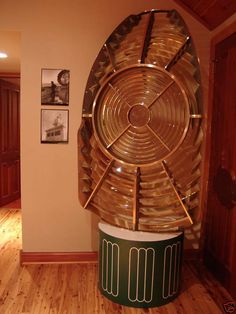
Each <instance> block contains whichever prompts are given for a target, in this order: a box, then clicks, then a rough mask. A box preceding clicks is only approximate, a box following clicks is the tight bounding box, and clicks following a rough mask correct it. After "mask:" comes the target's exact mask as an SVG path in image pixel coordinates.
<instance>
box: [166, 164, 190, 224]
mask: <svg viewBox="0 0 236 314" xmlns="http://www.w3.org/2000/svg"><path fill="white" fill-rule="evenodd" d="M161 164H162V167H163V170H164V171H165V174H166V175H167V177H168V179H169V182H170V185H171V187H172V189H173V190H174V192H175V195H176V197H177V198H178V200H179V202H180V204H181V206H182V207H183V210H184V211H185V214H186V216H187V217H188V219H189V221H190V223H191V225H192V224H193V221H192V218H191V217H190V215H189V213H188V210H187V208H186V207H185V205H184V203H183V201H182V199H181V197H180V196H179V193H178V191H177V190H176V188H175V186H174V184H173V182H172V178H171V177H170V175H169V173H168V171H167V169H166V165H165V162H164V161H162V163H161Z"/></svg>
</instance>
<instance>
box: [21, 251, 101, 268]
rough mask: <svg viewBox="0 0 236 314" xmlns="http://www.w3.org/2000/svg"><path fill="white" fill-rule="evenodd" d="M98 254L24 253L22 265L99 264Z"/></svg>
mask: <svg viewBox="0 0 236 314" xmlns="http://www.w3.org/2000/svg"><path fill="white" fill-rule="evenodd" d="M97 262H98V252H24V251H22V250H21V251H20V264H21V265H26V264H65V263H68V264H69V263H97Z"/></svg>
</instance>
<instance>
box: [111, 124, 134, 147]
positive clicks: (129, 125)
mask: <svg viewBox="0 0 236 314" xmlns="http://www.w3.org/2000/svg"><path fill="white" fill-rule="evenodd" d="M130 127H131V124H128V125H127V127H126V128H125V129H124V130H123V131H122V132H121V133H120V134H119V135H118V136H117V137H116V138H115V139H114V140H113V141H112V142H111V143H110V144H108V145H107V147H106V148H107V149H108V148H110V147H111V146H112V145H113V144H114V143H115V142H116V141H118V140H119V138H120V137H121V136H122V135H123V134H124V133H125V132H126V131H127V130H128V129H129V128H130Z"/></svg>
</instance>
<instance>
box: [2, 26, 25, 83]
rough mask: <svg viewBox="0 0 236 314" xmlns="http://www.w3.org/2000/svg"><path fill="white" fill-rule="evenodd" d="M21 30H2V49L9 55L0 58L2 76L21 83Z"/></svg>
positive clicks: (9, 80) (7, 79)
mask: <svg viewBox="0 0 236 314" xmlns="http://www.w3.org/2000/svg"><path fill="white" fill-rule="evenodd" d="M20 39H21V38H20V32H15V31H1V30H0V51H1V52H5V53H7V55H8V58H6V59H0V78H1V79H4V80H6V81H8V82H12V83H15V84H17V85H19V80H20V79H19V74H20Z"/></svg>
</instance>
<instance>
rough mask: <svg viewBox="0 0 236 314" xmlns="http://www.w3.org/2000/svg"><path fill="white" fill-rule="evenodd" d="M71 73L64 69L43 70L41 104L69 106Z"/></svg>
mask: <svg viewBox="0 0 236 314" xmlns="http://www.w3.org/2000/svg"><path fill="white" fill-rule="evenodd" d="M69 84H70V71H69V70H63V69H42V70H41V104H42V105H57V106H58V105H61V106H68V105H69Z"/></svg>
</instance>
